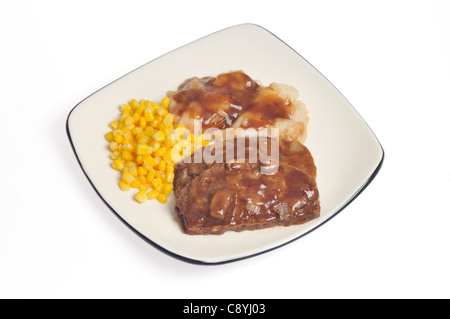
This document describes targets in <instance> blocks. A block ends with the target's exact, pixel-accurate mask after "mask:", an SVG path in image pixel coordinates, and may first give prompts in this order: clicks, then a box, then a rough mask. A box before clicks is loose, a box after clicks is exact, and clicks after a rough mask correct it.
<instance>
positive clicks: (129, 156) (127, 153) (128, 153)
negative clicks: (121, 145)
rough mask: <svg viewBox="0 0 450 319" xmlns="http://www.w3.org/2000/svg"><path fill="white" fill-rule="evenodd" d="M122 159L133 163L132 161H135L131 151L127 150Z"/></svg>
mask: <svg viewBox="0 0 450 319" xmlns="http://www.w3.org/2000/svg"><path fill="white" fill-rule="evenodd" d="M122 158H123V159H124V160H125V161H132V160H134V156H133V154H131V152H130V151H129V150H127V149H126V150H124V151H123V152H122Z"/></svg>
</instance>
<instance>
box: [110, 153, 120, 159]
mask: <svg viewBox="0 0 450 319" xmlns="http://www.w3.org/2000/svg"><path fill="white" fill-rule="evenodd" d="M110 157H111V159H112V160H116V159H118V158H119V157H120V153H119V151H115V152H112V153H111V156H110Z"/></svg>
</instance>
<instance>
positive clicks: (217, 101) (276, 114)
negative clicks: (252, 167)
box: [167, 71, 309, 143]
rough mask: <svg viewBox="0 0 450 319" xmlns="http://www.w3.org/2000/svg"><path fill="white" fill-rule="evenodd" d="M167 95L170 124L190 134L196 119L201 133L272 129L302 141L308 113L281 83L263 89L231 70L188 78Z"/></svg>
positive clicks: (304, 138) (296, 92) (288, 138)
mask: <svg viewBox="0 0 450 319" xmlns="http://www.w3.org/2000/svg"><path fill="white" fill-rule="evenodd" d="M167 96H168V97H170V103H169V111H170V112H171V113H173V114H174V116H175V119H174V122H175V123H177V124H182V125H184V126H185V127H186V128H188V129H189V130H190V131H191V132H193V131H194V121H195V120H200V121H201V123H202V129H203V131H204V130H206V129H208V128H211V127H214V128H218V129H225V128H236V127H240V128H255V129H260V128H265V127H276V128H278V129H279V130H280V137H282V138H283V139H285V140H287V141H293V140H297V141H299V142H300V143H304V142H305V140H306V131H307V125H308V121H309V117H308V111H307V109H306V106H305V104H304V103H303V102H301V101H300V100H298V91H297V90H296V89H295V88H293V87H291V86H288V85H285V84H277V83H272V84H270V85H269V86H263V85H260V84H258V83H257V82H256V81H255V80H253V79H252V78H251V77H250V76H248V75H247V74H245V73H244V72H243V71H232V72H228V73H222V74H219V75H218V76H217V77H211V76H209V77H202V78H199V77H192V78H190V79H187V80H186V81H184V82H183V83H182V84H181V85H180V86H179V87H178V89H177V91H169V92H168V93H167Z"/></svg>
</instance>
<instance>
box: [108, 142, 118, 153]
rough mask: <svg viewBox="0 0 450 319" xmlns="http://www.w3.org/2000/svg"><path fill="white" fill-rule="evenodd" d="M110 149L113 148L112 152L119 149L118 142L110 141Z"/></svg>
mask: <svg viewBox="0 0 450 319" xmlns="http://www.w3.org/2000/svg"><path fill="white" fill-rule="evenodd" d="M109 149H110V150H111V152H115V151H117V150H118V149H119V144H117V143H116V142H111V143H109Z"/></svg>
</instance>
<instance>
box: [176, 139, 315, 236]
mask: <svg viewBox="0 0 450 319" xmlns="http://www.w3.org/2000/svg"><path fill="white" fill-rule="evenodd" d="M224 149H225V147H224V148H223V149H218V150H216V152H221V151H223V150H224ZM246 150H247V151H248V149H246ZM279 152H280V154H279V161H277V162H276V166H277V171H270V170H267V167H268V166H271V165H272V166H273V164H274V163H273V161H272V162H270V163H263V162H261V160H260V159H259V158H258V160H257V162H256V163H247V162H245V163H239V162H238V161H236V158H235V161H231V162H230V161H229V162H228V163H220V162H212V163H205V162H203V163H185V162H182V163H179V164H178V165H177V166H176V169H175V176H176V179H175V182H174V185H175V194H176V196H177V200H176V205H175V211H176V215H177V219H178V221H179V222H180V225H181V229H182V230H183V232H185V233H187V234H191V235H199V234H223V233H224V232H225V231H228V230H233V231H243V230H254V229H261V228H267V227H272V226H276V225H281V226H289V225H296V224H302V223H305V222H307V221H309V220H312V219H314V218H317V217H318V216H319V214H320V203H319V193H318V189H317V185H316V181H315V177H316V167H315V165H314V161H313V158H312V156H311V154H310V152H309V151H308V149H307V148H306V147H305V146H304V145H302V144H300V143H298V142H282V143H280V148H279ZM224 153H225V152H224ZM246 154H247V155H248V152H247V153H246Z"/></svg>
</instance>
